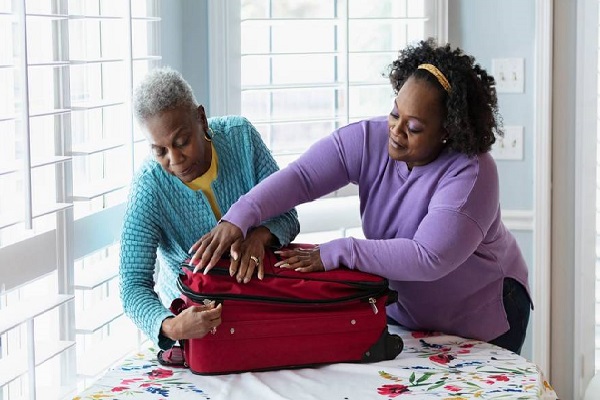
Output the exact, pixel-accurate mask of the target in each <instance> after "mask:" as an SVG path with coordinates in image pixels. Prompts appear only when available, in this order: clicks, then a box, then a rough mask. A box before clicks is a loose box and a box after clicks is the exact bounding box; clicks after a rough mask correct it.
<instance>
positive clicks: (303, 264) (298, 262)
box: [275, 246, 325, 272]
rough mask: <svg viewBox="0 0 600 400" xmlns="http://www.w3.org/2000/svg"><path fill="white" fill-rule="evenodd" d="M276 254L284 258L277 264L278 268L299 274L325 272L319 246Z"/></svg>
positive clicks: (277, 252) (282, 251)
mask: <svg viewBox="0 0 600 400" xmlns="http://www.w3.org/2000/svg"><path fill="white" fill-rule="evenodd" d="M275 253H276V254H279V255H280V256H281V258H282V260H281V261H279V262H278V263H276V264H275V266H276V267H280V268H288V269H293V270H295V271H298V272H318V271H325V266H323V261H322V260H321V250H320V249H319V246H316V247H313V248H311V249H293V250H279V251H276V252H275Z"/></svg>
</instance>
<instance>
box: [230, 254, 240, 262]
mask: <svg viewBox="0 0 600 400" xmlns="http://www.w3.org/2000/svg"><path fill="white" fill-rule="evenodd" d="M231 258H233V261H237V260H238V253H236V252H233V253H231Z"/></svg>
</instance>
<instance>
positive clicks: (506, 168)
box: [448, 0, 535, 210]
mask: <svg viewBox="0 0 600 400" xmlns="http://www.w3.org/2000/svg"><path fill="white" fill-rule="evenodd" d="M448 26H449V35H448V36H449V42H450V44H451V45H453V46H458V47H461V48H462V49H463V50H465V52H466V53H468V54H471V55H472V56H474V57H475V59H476V60H477V61H478V62H479V64H480V65H481V66H482V67H483V68H485V69H486V70H487V71H488V72H489V73H490V74H491V72H492V58H514V57H518V58H524V59H525V93H498V103H499V106H500V114H501V115H502V117H503V121H504V125H507V126H508V125H520V126H523V127H524V128H525V129H524V135H523V136H524V146H523V148H524V159H523V160H522V161H505V160H500V161H498V169H499V171H500V201H501V205H502V208H503V209H509V210H515V209H520V210H531V209H532V208H533V165H534V164H533V137H534V133H533V122H534V121H533V100H534V87H533V71H534V50H535V49H534V45H535V2H534V0H451V1H449V21H448Z"/></svg>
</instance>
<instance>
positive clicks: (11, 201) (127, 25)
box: [0, 0, 161, 399]
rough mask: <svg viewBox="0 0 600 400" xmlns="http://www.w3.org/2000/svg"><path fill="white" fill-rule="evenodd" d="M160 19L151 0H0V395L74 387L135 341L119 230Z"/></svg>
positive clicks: (53, 393) (139, 155) (139, 154)
mask: <svg viewBox="0 0 600 400" xmlns="http://www.w3.org/2000/svg"><path fill="white" fill-rule="evenodd" d="M159 29H160V15H159V0H135V1H133V0H131V1H114V0H0V35H1V37H2V42H3V44H2V46H0V88H1V93H2V96H0V137H1V138H2V146H0V193H1V194H0V399H8V398H10V399H20V398H23V399H35V398H36V397H37V398H43V399H53V398H57V399H59V398H63V397H65V396H67V395H70V394H74V393H75V392H76V391H77V390H81V389H82V388H83V387H85V386H86V385H87V384H89V383H90V382H91V381H93V380H94V379H95V378H96V377H97V376H98V375H99V374H101V373H103V372H104V370H105V369H106V368H107V367H108V366H109V365H111V364H112V363H114V362H115V361H116V360H118V359H119V358H120V357H121V356H123V355H124V354H125V353H126V352H128V351H130V350H132V349H134V348H135V346H137V345H138V344H139V342H140V341H141V340H142V339H143V338H141V337H139V334H138V331H137V329H135V327H134V326H133V324H132V323H131V322H130V321H129V320H128V319H127V318H126V317H124V315H123V311H122V307H121V304H120V300H119V296H118V287H117V284H118V282H117V279H116V276H117V269H118V243H116V240H117V238H118V232H119V229H120V223H121V215H122V209H123V201H124V200H125V197H126V194H127V185H128V183H129V181H130V179H131V176H132V173H133V171H134V170H135V168H136V167H137V166H138V165H139V163H140V162H141V160H142V159H143V157H145V156H146V155H147V154H148V150H147V146H146V145H145V143H143V138H142V136H141V134H140V133H139V132H137V131H136V129H135V126H134V124H133V122H132V116H131V92H132V87H133V86H134V84H135V83H136V82H137V80H138V79H140V78H141V77H142V76H143V75H144V74H145V73H146V72H147V71H148V70H149V69H151V68H154V67H155V66H157V65H159V64H160V62H161V57H160V43H159V33H160V31H159Z"/></svg>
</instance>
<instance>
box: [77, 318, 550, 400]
mask: <svg viewBox="0 0 600 400" xmlns="http://www.w3.org/2000/svg"><path fill="white" fill-rule="evenodd" d="M390 332H392V333H397V334H399V335H401V336H402V338H403V340H404V346H405V347H404V350H403V351H402V353H401V354H400V355H399V356H398V357H397V358H396V359H395V360H391V361H384V362H379V363H373V364H350V363H340V364H332V365H326V366H320V367H315V368H302V369H291V370H279V371H269V372H249V373H242V374H229V375H218V376H203V375H195V374H193V373H191V372H190V371H189V370H187V369H183V368H168V367H163V366H161V365H160V364H158V362H157V361H156V350H157V349H156V348H153V347H148V348H147V349H145V350H144V351H141V352H138V353H135V354H132V355H131V356H129V357H127V358H126V359H125V360H124V361H123V362H122V363H120V364H119V365H117V366H115V367H113V368H111V369H110V370H109V371H107V373H106V374H105V375H104V376H103V377H102V378H101V379H99V380H98V381H97V382H96V383H95V384H94V385H93V386H92V387H90V388H88V389H87V390H85V391H84V392H83V393H81V394H80V395H78V396H77V397H75V398H74V399H76V400H87V399H96V400H97V399H107V400H113V399H115V400H117V399H130V400H141V399H144V400H146V399H148V400H150V399H152V400H160V399H186V400H187V399H192V398H193V399H205V400H237V399H239V400H242V399H243V400H253V399H257V400H282V399H293V400H302V399H331V400H333V399H335V400H338V399H339V400H365V399H379V400H387V399H404V398H413V399H454V400H457V399H470V398H477V399H500V398H503V399H544V400H546V399H548V400H549V399H557V398H558V397H557V395H556V393H555V392H554V390H553V389H552V387H551V386H550V384H549V383H548V381H547V380H546V378H545V377H544V375H543V373H542V372H541V371H540V369H539V368H538V366H537V365H535V364H534V363H532V362H530V361H528V360H526V359H525V358H523V357H521V356H519V355H517V354H515V353H512V352H510V351H508V350H505V349H502V348H499V347H496V346H493V345H491V344H488V343H485V342H481V341H477V340H471V339H464V338H460V337H457V336H450V335H444V334H441V333H436V332H410V331H406V330H403V329H401V328H399V327H397V326H390Z"/></svg>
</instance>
